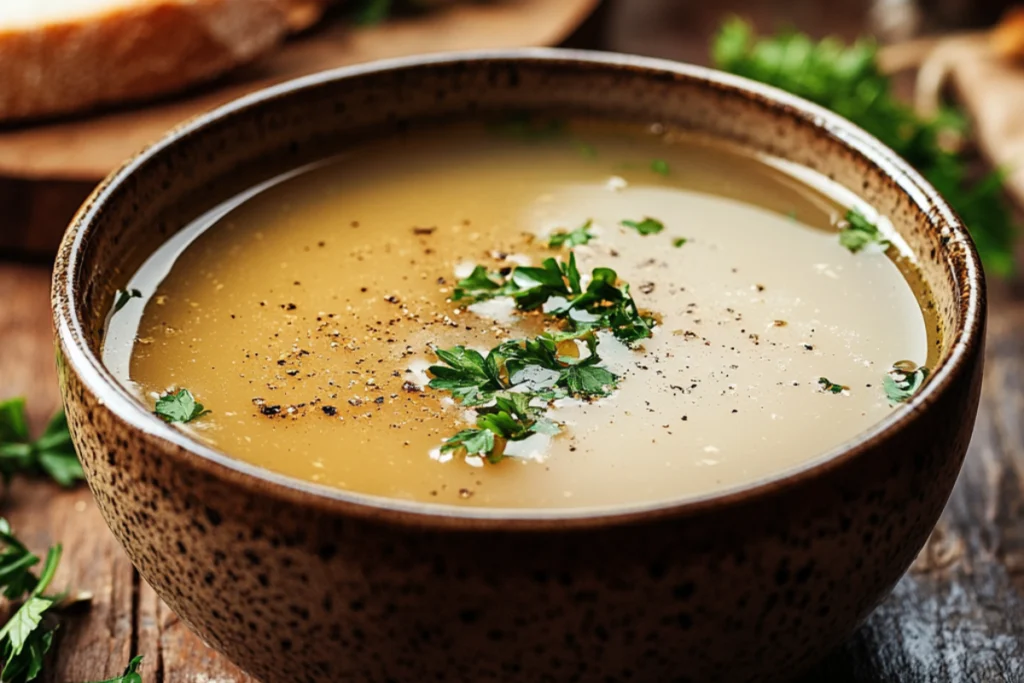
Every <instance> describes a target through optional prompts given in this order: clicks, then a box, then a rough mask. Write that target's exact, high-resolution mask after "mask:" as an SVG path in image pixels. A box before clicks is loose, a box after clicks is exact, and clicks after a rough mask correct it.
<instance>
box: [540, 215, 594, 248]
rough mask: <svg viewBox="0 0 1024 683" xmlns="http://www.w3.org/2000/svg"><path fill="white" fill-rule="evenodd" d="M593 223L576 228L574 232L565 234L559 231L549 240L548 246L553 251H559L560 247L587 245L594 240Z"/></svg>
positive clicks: (588, 222) (589, 222)
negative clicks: (591, 227)
mask: <svg viewBox="0 0 1024 683" xmlns="http://www.w3.org/2000/svg"><path fill="white" fill-rule="evenodd" d="M592 224H593V221H589V220H588V221H587V222H586V223H584V224H583V225H581V226H580V227H578V228H576V229H575V230H573V231H572V232H565V231H564V230H559V231H557V232H554V233H552V234H551V237H550V238H548V246H549V247H551V248H552V249H558V248H559V247H569V248H570V249H571V248H573V247H578V246H580V245H582V244H587V243H588V242H590V240H592V239H594V234H593V233H592V232H590V226H591V225H592Z"/></svg>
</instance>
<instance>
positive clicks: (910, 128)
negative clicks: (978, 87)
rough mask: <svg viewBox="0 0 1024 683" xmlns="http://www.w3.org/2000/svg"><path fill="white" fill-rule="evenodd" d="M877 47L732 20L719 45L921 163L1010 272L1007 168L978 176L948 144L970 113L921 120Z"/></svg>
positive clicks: (742, 66) (985, 256) (735, 68)
mask: <svg viewBox="0 0 1024 683" xmlns="http://www.w3.org/2000/svg"><path fill="white" fill-rule="evenodd" d="M877 52H878V48H877V45H876V44H875V43H874V42H873V41H870V40H861V41H858V42H856V43H854V44H852V45H844V44H843V43H842V42H841V41H839V40H837V39H835V38H826V39H824V40H822V41H819V42H815V41H813V40H811V39H810V38H809V37H808V36H806V35H803V34H800V33H795V32H788V31H787V32H783V33H780V34H778V35H775V36H771V37H767V38H762V39H757V38H756V36H755V35H754V32H753V29H752V28H751V26H750V25H749V24H748V23H746V22H744V21H742V20H740V19H735V18H734V19H730V20H728V21H726V22H725V23H724V24H723V25H722V27H721V29H720V30H719V33H718V35H717V37H716V38H715V40H714V43H713V47H712V56H713V60H714V62H715V64H716V66H718V68H720V69H723V70H725V71H730V72H732V73H735V74H739V75H741V76H746V77H747V78H753V79H755V80H758V81H762V82H764V83H768V84H770V85H774V86H776V87H779V88H782V89H783V90H788V91H789V92H791V93H793V94H795V95H799V96H801V97H804V98H806V99H809V100H811V101H813V102H816V103H817V104H820V105H822V106H824V107H826V108H828V109H831V110H832V111H835V112H836V113H838V114H840V115H842V116H845V117H846V118H848V119H850V120H851V121H853V122H854V123H856V124H857V125H859V126H861V127H862V128H864V129H865V130H867V131H868V132H869V133H871V134H872V135H874V136H876V137H877V138H879V139H880V140H881V141H882V142H883V143H885V144H886V145H888V146H889V147H891V148H892V149H893V150H895V151H896V153H897V154H899V155H900V156H902V157H903V158H904V159H906V161H907V162H908V163H910V164H911V165H912V166H914V167H915V168H916V169H917V170H918V171H920V172H921V174H922V175H924V176H925V178H927V179H928V180H929V181H930V182H931V183H932V185H934V186H935V188H936V189H937V190H938V191H939V192H940V193H941V194H942V196H944V197H945V198H946V199H947V200H948V201H949V203H950V204H951V205H952V206H953V208H954V209H956V211H957V213H958V214H960V216H961V217H962V218H963V220H964V223H965V224H966V225H967V226H968V227H969V228H970V230H971V233H972V235H973V236H974V240H975V243H976V244H977V246H978V251H979V253H980V254H981V258H982V260H983V261H984V263H985V267H986V268H987V269H989V271H990V272H992V273H995V274H998V275H1004V276H1005V275H1010V274H1011V273H1012V272H1013V269H1014V259H1013V244H1014V241H1015V239H1016V233H1017V226H1016V224H1015V220H1014V218H1013V210H1012V208H1011V206H1010V203H1009V202H1008V201H1007V199H1006V197H1005V196H1004V194H1003V192H1002V184H1003V173H1002V172H1001V171H996V172H994V173H991V174H989V175H988V176H987V177H986V178H984V179H982V180H980V181H978V182H972V181H971V179H970V178H971V164H970V159H968V158H967V157H966V156H965V155H964V154H963V153H962V152H960V151H959V150H952V149H950V148H949V146H948V145H947V144H946V143H945V141H946V140H948V139H949V138H950V137H958V136H959V135H960V133H961V132H962V130H963V128H964V119H963V117H962V116H961V115H960V114H959V113H958V112H955V111H953V110H950V109H947V110H944V111H942V112H940V113H939V115H938V116H936V117H933V118H921V117H920V116H918V115H917V113H916V112H915V111H914V110H913V108H912V107H910V106H908V105H907V104H905V103H904V102H902V101H901V100H900V99H898V98H897V97H896V95H895V93H894V91H893V87H892V84H891V82H890V80H889V78H888V77H887V76H886V75H885V74H883V73H882V72H881V71H880V69H879V67H878V60H877Z"/></svg>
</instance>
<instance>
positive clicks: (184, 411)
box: [153, 389, 210, 423]
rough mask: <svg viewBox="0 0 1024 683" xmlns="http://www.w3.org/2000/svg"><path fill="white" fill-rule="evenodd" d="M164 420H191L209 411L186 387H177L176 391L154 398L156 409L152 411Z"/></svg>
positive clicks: (182, 421)
mask: <svg viewBox="0 0 1024 683" xmlns="http://www.w3.org/2000/svg"><path fill="white" fill-rule="evenodd" d="M153 412H154V413H155V414H156V415H157V416H158V417H160V418H162V419H163V420H164V421H165V422H170V423H174V422H181V423H185V422H191V421H192V420H197V419H199V418H200V417H202V416H203V415H206V414H207V413H209V412H210V411H209V410H206V409H205V408H204V407H203V404H202V403H199V402H197V401H196V399H195V396H193V395H192V392H191V391H189V390H188V389H179V390H178V391H177V392H176V393H170V394H166V395H164V396H161V397H160V398H158V399H157V400H156V410H154V411H153Z"/></svg>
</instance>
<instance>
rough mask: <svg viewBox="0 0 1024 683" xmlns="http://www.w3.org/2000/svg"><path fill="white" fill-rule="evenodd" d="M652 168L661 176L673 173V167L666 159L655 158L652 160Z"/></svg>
mask: <svg viewBox="0 0 1024 683" xmlns="http://www.w3.org/2000/svg"><path fill="white" fill-rule="evenodd" d="M651 170H652V171H654V172H655V173H657V174H658V175H661V176H669V175H671V173H672V169H671V167H669V165H668V162H667V161H665V160H664V159H654V160H653V161H651Z"/></svg>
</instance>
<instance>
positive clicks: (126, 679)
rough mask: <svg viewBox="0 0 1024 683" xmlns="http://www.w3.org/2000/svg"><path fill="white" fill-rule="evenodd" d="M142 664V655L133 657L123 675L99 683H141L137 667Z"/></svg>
mask: <svg viewBox="0 0 1024 683" xmlns="http://www.w3.org/2000/svg"><path fill="white" fill-rule="evenodd" d="M141 664H142V655H135V656H134V657H132V659H131V661H130V662H128V666H127V667H126V668H125V670H124V673H122V674H121V675H120V676H115V677H114V678H108V679H107V680H105V681H100V682H99V683H142V675H141V674H140V673H139V665H141Z"/></svg>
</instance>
